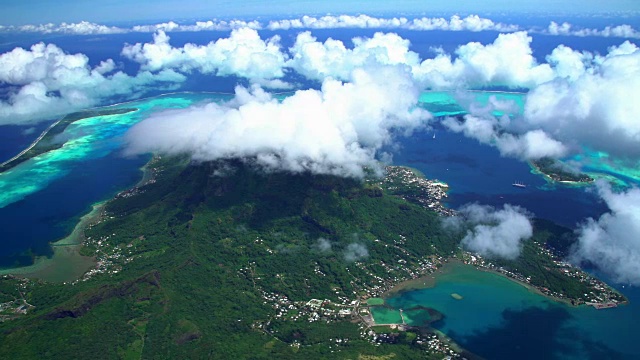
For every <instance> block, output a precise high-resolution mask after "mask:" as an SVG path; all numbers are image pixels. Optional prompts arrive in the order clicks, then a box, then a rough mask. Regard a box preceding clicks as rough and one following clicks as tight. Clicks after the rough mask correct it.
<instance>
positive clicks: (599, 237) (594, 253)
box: [572, 182, 640, 285]
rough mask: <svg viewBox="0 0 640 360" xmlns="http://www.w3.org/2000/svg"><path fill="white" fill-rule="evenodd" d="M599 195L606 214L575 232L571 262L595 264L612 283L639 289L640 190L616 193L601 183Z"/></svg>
mask: <svg viewBox="0 0 640 360" xmlns="http://www.w3.org/2000/svg"><path fill="white" fill-rule="evenodd" d="M598 193H599V194H600V196H601V197H602V199H603V200H604V201H605V202H606V203H607V206H608V207H609V212H607V213H605V214H603V215H602V216H600V218H599V219H597V220H595V219H588V220H587V221H586V222H585V223H583V224H582V225H581V226H580V227H579V228H578V231H577V233H578V236H579V239H578V243H577V245H576V247H575V248H574V249H573V254H572V258H573V260H574V261H578V262H580V261H589V262H591V263H593V264H595V265H596V266H598V267H599V268H600V269H601V270H603V271H605V272H606V273H608V274H609V275H611V276H612V277H613V278H614V280H615V281H618V282H622V283H631V284H634V285H640V189H638V188H632V189H629V190H626V191H624V192H620V193H616V192H614V191H612V189H611V187H610V186H609V185H608V184H607V183H604V182H602V183H598Z"/></svg>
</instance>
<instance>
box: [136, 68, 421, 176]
mask: <svg viewBox="0 0 640 360" xmlns="http://www.w3.org/2000/svg"><path fill="white" fill-rule="evenodd" d="M351 77H352V81H351V82H348V83H343V82H341V81H337V80H332V79H328V80H325V81H324V82H323V84H322V89H321V90H300V91H297V92H295V93H294V94H293V95H291V96H290V97H287V98H285V99H284V100H282V101H281V102H280V101H278V100H276V99H274V98H273V97H272V96H271V95H270V94H268V93H266V92H264V91H263V90H262V89H261V88H259V87H257V86H254V87H252V88H251V89H246V88H243V87H237V88H236V96H235V98H234V99H233V100H232V101H230V102H226V103H221V104H218V103H209V104H204V105H199V106H194V107H191V108H188V109H184V110H174V111H167V112H162V113H158V114H154V115H153V116H151V117H150V118H149V119H147V120H144V121H142V122H141V123H139V124H137V125H135V126H134V127H133V128H132V129H131V130H130V131H129V133H128V134H127V140H128V143H129V146H128V152H129V153H146V152H159V153H166V154H189V155H191V157H192V158H193V159H194V160H199V161H208V160H217V159H225V158H240V159H244V160H245V161H246V162H249V163H252V164H253V165H256V166H258V167H260V168H263V169H266V170H285V171H291V172H297V173H299V172H311V173H316V174H334V175H341V176H353V177H361V176H362V175H363V166H370V167H373V168H377V166H378V165H377V160H376V159H377V158H378V157H381V156H384V155H385V154H383V153H381V150H382V148H383V147H384V146H385V145H389V144H391V143H392V142H393V135H392V133H393V132H398V133H400V134H402V133H410V131H412V130H413V129H416V128H419V127H422V126H425V125H426V123H427V121H428V120H429V119H430V114H429V113H428V112H426V111H425V110H422V109H420V108H417V107H416V104H417V101H418V96H419V94H420V91H419V88H417V87H416V86H415V84H414V83H413V81H412V79H411V75H410V73H409V71H408V69H406V68H404V67H401V66H396V67H376V68H373V69H370V70H368V71H365V70H362V69H359V70H355V71H354V72H353V74H352V76H351Z"/></svg>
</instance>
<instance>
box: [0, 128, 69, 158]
mask: <svg viewBox="0 0 640 360" xmlns="http://www.w3.org/2000/svg"><path fill="white" fill-rule="evenodd" d="M63 119H64V118H63ZM60 121H62V119H60V120H58V121H56V122H54V123H53V124H51V126H49V127H48V128H47V129H46V130H45V131H43V132H42V134H40V136H38V138H37V139H36V140H35V141H34V142H33V143H31V145H29V147H28V148H26V149H24V150H22V151H21V152H20V153H19V154H18V155H16V156H14V157H12V158H11V159H9V160H7V161H5V162H3V163H2V164H0V166H5V165H7V164H8V163H10V162H12V161H14V160H16V159H18V158H19V157H20V156H22V155H24V154H25V153H26V152H27V151H29V150H31V149H33V147H34V146H36V144H37V143H38V142H40V140H42V138H43V137H44V136H45V135H47V133H48V132H49V130H51V129H53V127H54V126H56V125H58V123H60Z"/></svg>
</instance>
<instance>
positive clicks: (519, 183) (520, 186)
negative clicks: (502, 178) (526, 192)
mask: <svg viewBox="0 0 640 360" xmlns="http://www.w3.org/2000/svg"><path fill="white" fill-rule="evenodd" d="M511 185H513V186H515V187H519V188H526V187H527V185H525V184H523V183H521V182H517V181H516V182H514V183H513V184H511Z"/></svg>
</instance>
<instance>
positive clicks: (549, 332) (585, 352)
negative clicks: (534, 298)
mask: <svg viewBox="0 0 640 360" xmlns="http://www.w3.org/2000/svg"><path fill="white" fill-rule="evenodd" d="M502 318H503V321H502V323H501V324H500V325H498V326H494V327H489V328H487V329H485V330H483V331H477V332H475V333H474V334H472V335H469V336H460V335H458V334H456V333H455V332H450V333H449V335H450V336H451V337H452V338H453V339H455V340H456V341H458V343H460V344H461V345H462V346H463V347H465V348H466V349H468V350H469V351H472V352H473V353H475V354H477V355H480V356H483V357H485V358H487V359H496V360H500V359H572V358H575V359H593V360H595V359H612V360H613V359H626V358H628V357H626V356H625V355H624V354H622V353H620V352H617V351H615V350H613V349H611V348H609V347H607V346H606V345H605V344H602V343H599V342H595V341H592V340H590V339H588V338H585V337H584V334H583V333H581V332H580V330H579V329H577V328H575V327H572V326H570V325H569V324H568V322H569V321H570V320H571V318H572V316H571V315H570V314H569V312H568V311H567V310H565V309H563V308H561V307H558V306H550V307H548V308H546V309H543V308H539V307H530V308H527V309H524V310H522V311H514V310H511V309H507V310H505V311H503V312H502Z"/></svg>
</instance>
